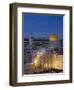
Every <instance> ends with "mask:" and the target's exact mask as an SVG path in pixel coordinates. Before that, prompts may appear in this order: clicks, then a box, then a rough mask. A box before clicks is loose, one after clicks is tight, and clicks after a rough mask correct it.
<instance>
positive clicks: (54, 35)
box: [49, 34, 59, 42]
mask: <svg viewBox="0 0 74 90" xmlns="http://www.w3.org/2000/svg"><path fill="white" fill-rule="evenodd" d="M58 39H59V37H58V36H57V35H56V34H52V35H50V37H49V40H50V41H53V42H54V41H58Z"/></svg>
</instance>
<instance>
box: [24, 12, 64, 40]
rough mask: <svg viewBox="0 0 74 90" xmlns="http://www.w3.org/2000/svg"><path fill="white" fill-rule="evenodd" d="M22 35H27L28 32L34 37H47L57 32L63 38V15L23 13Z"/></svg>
mask: <svg viewBox="0 0 74 90" xmlns="http://www.w3.org/2000/svg"><path fill="white" fill-rule="evenodd" d="M23 29H24V37H29V35H30V33H32V34H33V36H34V37H36V38H37V37H40V38H41V37H49V36H50V35H51V34H57V35H58V36H59V38H61V39H62V38H63V16H62V15H43V14H32V13H27V14H23Z"/></svg>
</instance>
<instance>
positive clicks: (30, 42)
mask: <svg viewBox="0 0 74 90" xmlns="http://www.w3.org/2000/svg"><path fill="white" fill-rule="evenodd" d="M29 49H30V55H31V61H32V54H33V34H32V33H30V36H29Z"/></svg>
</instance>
